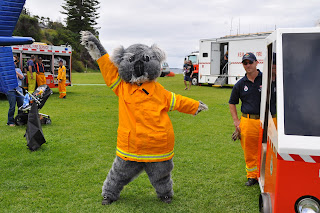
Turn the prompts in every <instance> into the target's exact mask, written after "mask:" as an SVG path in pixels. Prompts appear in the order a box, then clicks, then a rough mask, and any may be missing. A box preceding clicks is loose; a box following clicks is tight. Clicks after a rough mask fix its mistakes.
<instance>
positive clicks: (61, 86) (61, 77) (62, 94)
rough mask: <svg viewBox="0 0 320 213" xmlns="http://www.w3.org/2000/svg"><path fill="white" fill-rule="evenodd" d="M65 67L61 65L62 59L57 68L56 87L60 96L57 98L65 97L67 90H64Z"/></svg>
mask: <svg viewBox="0 0 320 213" xmlns="http://www.w3.org/2000/svg"><path fill="white" fill-rule="evenodd" d="M66 79H67V78H66V67H65V66H64V65H63V61H62V60H60V61H59V69H58V77H57V80H58V82H59V84H58V88H59V93H60V96H59V98H66V97H67V90H66Z"/></svg>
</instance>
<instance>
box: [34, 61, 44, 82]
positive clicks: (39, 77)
mask: <svg viewBox="0 0 320 213" xmlns="http://www.w3.org/2000/svg"><path fill="white" fill-rule="evenodd" d="M35 65H36V69H37V84H38V86H41V85H44V84H46V76H45V75H44V72H45V69H44V65H43V63H42V58H41V57H39V59H38V62H37V63H36V64H35Z"/></svg>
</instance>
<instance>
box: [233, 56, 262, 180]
mask: <svg viewBox="0 0 320 213" xmlns="http://www.w3.org/2000/svg"><path fill="white" fill-rule="evenodd" d="M242 64H243V67H244V69H245V71H246V75H245V76H244V77H243V78H242V79H240V80H239V81H238V82H237V83H236V84H235V85H234V87H233V89H232V92H231V96H230V100H229V107H230V112H231V116H232V118H233V121H234V126H235V128H236V131H239V132H240V133H241V146H242V149H243V152H244V159H245V162H246V171H247V178H248V180H247V182H246V183H245V185H246V186H252V185H254V184H256V183H257V182H258V180H257V175H258V145H259V143H258V141H259V126H260V101H261V88H262V73H261V72H260V70H258V69H257V65H258V61H257V59H256V56H255V55H254V54H253V53H246V54H245V55H244V56H243V57H242ZM239 99H240V100H241V103H242V105H241V112H242V116H241V121H240V120H239V118H238V114H237V109H236V104H239Z"/></svg>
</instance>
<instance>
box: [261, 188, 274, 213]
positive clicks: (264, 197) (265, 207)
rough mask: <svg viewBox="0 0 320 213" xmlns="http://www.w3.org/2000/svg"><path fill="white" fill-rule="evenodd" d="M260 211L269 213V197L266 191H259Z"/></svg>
mask: <svg viewBox="0 0 320 213" xmlns="http://www.w3.org/2000/svg"><path fill="white" fill-rule="evenodd" d="M259 210H260V213H271V212H272V211H271V198H270V195H269V194H268V193H261V194H260V197H259Z"/></svg>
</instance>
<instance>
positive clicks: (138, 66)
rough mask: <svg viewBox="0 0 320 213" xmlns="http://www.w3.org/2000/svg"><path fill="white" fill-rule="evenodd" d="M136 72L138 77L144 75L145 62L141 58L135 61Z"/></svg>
mask: <svg viewBox="0 0 320 213" xmlns="http://www.w3.org/2000/svg"><path fill="white" fill-rule="evenodd" d="M134 73H135V75H136V77H140V76H142V75H143V73H144V64H143V62H142V61H140V60H139V61H136V62H135V63H134Z"/></svg>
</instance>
